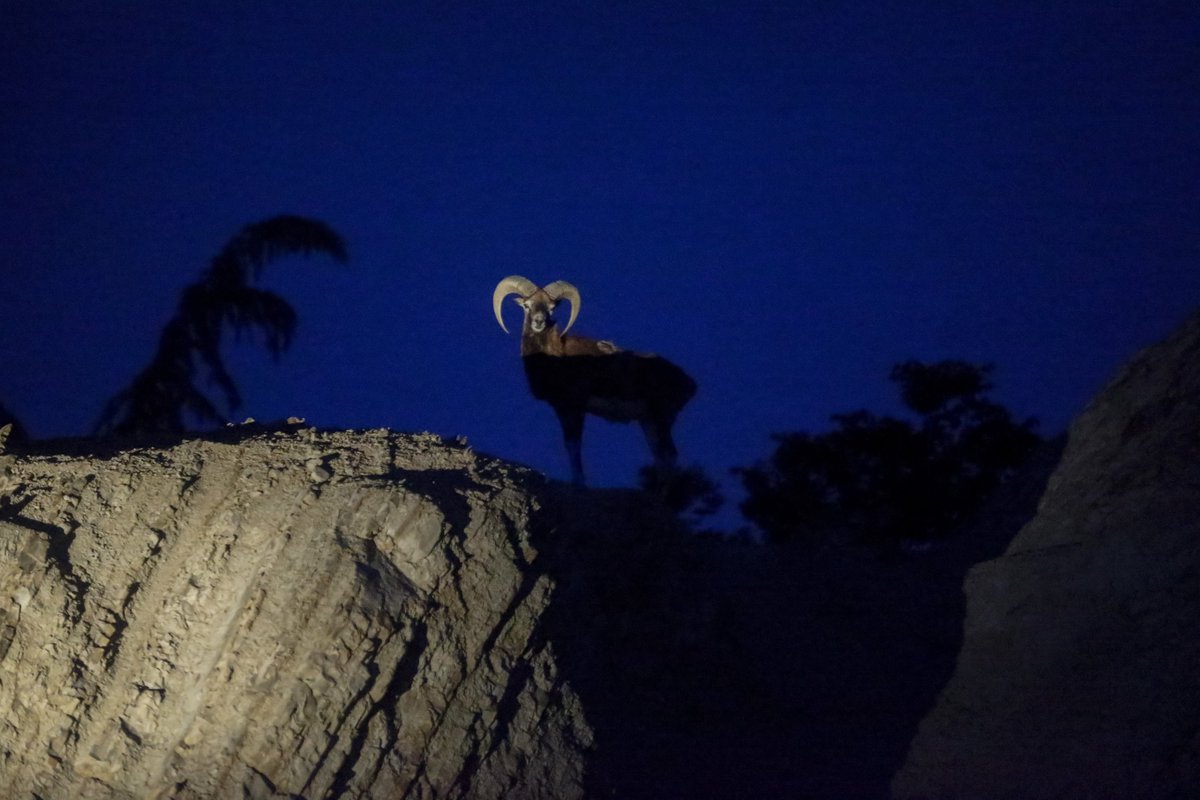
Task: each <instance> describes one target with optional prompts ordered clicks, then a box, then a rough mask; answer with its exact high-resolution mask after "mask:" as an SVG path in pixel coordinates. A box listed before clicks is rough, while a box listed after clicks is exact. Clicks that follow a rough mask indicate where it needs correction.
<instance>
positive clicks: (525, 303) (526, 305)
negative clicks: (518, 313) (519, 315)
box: [517, 300, 529, 311]
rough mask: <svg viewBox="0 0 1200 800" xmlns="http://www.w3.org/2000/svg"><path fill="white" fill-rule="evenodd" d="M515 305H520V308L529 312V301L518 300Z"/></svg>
mask: <svg viewBox="0 0 1200 800" xmlns="http://www.w3.org/2000/svg"><path fill="white" fill-rule="evenodd" d="M517 304H518V305H520V306H521V308H523V309H525V310H526V311H528V310H529V301H528V300H518V301H517Z"/></svg>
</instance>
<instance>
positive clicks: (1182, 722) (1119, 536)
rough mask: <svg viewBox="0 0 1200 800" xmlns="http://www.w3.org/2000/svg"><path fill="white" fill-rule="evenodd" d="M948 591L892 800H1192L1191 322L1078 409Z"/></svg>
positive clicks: (1199, 519) (1195, 589) (1195, 503)
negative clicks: (1020, 510) (962, 602)
mask: <svg viewBox="0 0 1200 800" xmlns="http://www.w3.org/2000/svg"><path fill="white" fill-rule="evenodd" d="M965 592H966V595H967V601H968V608H967V616H966V632H965V641H964V643H963V647H962V652H961V654H960V656H959V658H958V664H957V667H956V669H955V672H954V675H953V677H952V678H951V680H950V682H949V684H948V685H947V686H946V688H945V691H944V692H942V694H941V696H940V698H939V699H938V702H937V705H936V707H935V708H934V709H933V711H932V712H931V713H930V714H929V716H928V717H927V718H926V719H925V720H924V721H923V722H922V724H921V726H920V731H919V733H918V735H917V737H916V739H915V740H914V742H913V744H912V748H911V751H910V753H909V755H908V758H907V761H906V762H905V764H904V766H903V768H902V769H901V770H900V771H899V773H898V774H897V776H896V779H895V782H894V790H895V795H896V796H897V797H899V798H930V800H933V798H964V800H965V799H966V798H971V799H972V800H976V799H978V800H986V799H987V798H1075V797H1081V798H1082V797H1087V798H1193V797H1200V623H1198V622H1197V621H1198V620H1200V316H1195V317H1193V318H1192V319H1190V320H1189V321H1188V322H1187V323H1186V324H1185V325H1184V326H1183V328H1182V329H1180V330H1179V331H1178V332H1177V333H1176V334H1175V335H1174V336H1172V337H1171V338H1170V339H1169V340H1167V341H1166V342H1164V343H1162V344H1159V345H1156V346H1154V347H1151V348H1149V349H1147V350H1145V351H1144V352H1142V353H1141V354H1139V355H1138V356H1137V357H1136V358H1134V359H1133V360H1132V361H1131V362H1130V363H1129V364H1128V365H1126V366H1125V367H1124V369H1122V370H1121V371H1120V373H1119V374H1118V375H1117V377H1116V378H1115V379H1114V380H1113V381H1112V383H1111V384H1110V385H1109V386H1108V387H1107V388H1106V389H1105V390H1104V391H1103V392H1102V393H1101V394H1100V395H1099V396H1098V397H1097V398H1096V399H1095V400H1094V401H1093V402H1092V403H1091V404H1090V405H1089V406H1088V407H1087V409H1086V410H1085V411H1084V413H1083V414H1082V415H1081V416H1080V417H1079V418H1078V420H1077V421H1076V422H1075V423H1074V425H1073V426H1072V428H1071V431H1070V440H1069V444H1068V446H1067V449H1066V452H1065V454H1064V456H1063V459H1062V463H1061V465H1060V466H1059V467H1058V469H1057V470H1056V471H1055V473H1054V475H1053V476H1052V478H1051V480H1050V483H1049V487H1048V489H1047V491H1046V494H1045V496H1044V497H1043V499H1042V501H1041V504H1040V507H1039V511H1038V514H1037V517H1036V518H1035V519H1033V520H1032V521H1031V522H1030V523H1029V524H1028V525H1026V526H1025V527H1024V528H1023V529H1022V530H1021V532H1020V534H1019V535H1018V536H1017V537H1016V538H1015V539H1014V541H1013V542H1012V544H1011V545H1010V546H1009V547H1008V549H1007V550H1006V552H1005V553H1004V554H1003V555H1002V556H1001V557H999V558H996V559H994V560H991V561H988V562H986V563H983V564H980V565H979V566H977V567H975V568H974V569H973V570H972V571H971V572H970V574H969V576H968V579H967V581H966V584H965Z"/></svg>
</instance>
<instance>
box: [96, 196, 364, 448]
mask: <svg viewBox="0 0 1200 800" xmlns="http://www.w3.org/2000/svg"><path fill="white" fill-rule="evenodd" d="M313 253H323V254H325V255H328V256H330V257H331V258H333V259H334V260H335V261H338V262H344V261H345V260H346V246H345V244H344V242H343V241H342V238H341V237H340V236H339V235H338V234H337V233H336V232H334V230H333V229H332V228H330V227H329V226H328V225H326V224H325V223H323V222H320V221H317V220H313V219H307V218H304V217H296V216H279V217H273V218H271V219H267V220H263V221H262V222H258V223H255V224H252V225H248V226H247V227H245V228H243V229H242V230H241V231H239V232H238V233H237V234H236V235H235V236H234V237H233V238H232V239H230V240H229V241H228V242H227V243H226V244H225V246H224V247H223V248H222V249H221V251H220V252H219V253H218V254H217V255H216V257H215V258H213V260H212V262H211V263H210V264H209V267H208V269H207V270H205V271H204V273H203V274H202V275H201V277H200V280H199V281H197V282H196V283H193V284H191V285H190V286H188V287H186V288H185V289H184V290H183V292H182V294H181V297H180V300H179V308H178V309H177V310H176V312H175V315H174V316H173V317H172V318H171V319H170V320H169V321H168V322H167V324H166V325H165V326H164V328H163V331H162V334H161V336H160V337H159V342H158V350H157V351H156V352H155V354H154V357H153V359H151V361H150V364H149V365H147V366H146V368H145V369H143V370H142V371H141V372H139V373H138V374H137V376H136V377H134V379H133V381H132V382H131V383H130V384H129V386H128V387H126V388H125V389H122V390H121V391H120V392H118V393H117V394H116V395H114V396H113V397H112V399H110V400H109V401H108V403H107V404H106V406H105V408H104V411H103V413H102V414H101V416H100V419H99V421H98V422H97V424H96V430H97V432H98V433H102V434H103V433H116V434H120V435H131V434H144V433H155V432H159V433H182V432H183V431H184V430H186V425H185V415H187V414H191V415H192V416H193V417H194V418H195V419H196V420H197V421H198V422H200V423H205V422H210V423H220V422H222V421H224V419H225V415H223V414H222V413H221V411H220V410H219V407H218V405H217V404H216V403H214V402H213V401H212V400H210V399H209V397H208V396H207V395H206V394H205V393H204V392H203V391H201V389H200V388H199V387H198V386H197V385H196V384H197V379H198V377H199V373H200V372H201V371H203V372H205V373H206V375H205V377H206V378H207V380H208V382H210V383H213V384H216V386H217V387H218V388H219V389H220V390H221V392H222V393H223V394H224V406H225V407H226V408H227V409H228V413H230V414H232V413H233V411H235V410H236V409H237V408H238V406H240V405H241V395H240V393H239V392H238V389H237V384H236V383H235V382H234V380H233V376H231V375H230V374H229V371H228V370H227V369H226V367H225V363H224V361H223V360H222V359H221V334H222V332H223V331H224V330H225V329H226V328H231V329H232V330H233V332H234V333H235V335H241V334H243V333H245V332H247V331H253V330H255V329H257V330H259V331H261V333H262V335H263V338H264V342H265V344H266V347H267V349H268V350H269V351H270V353H271V355H272V357H274V358H279V356H280V355H282V354H283V352H284V351H286V350H287V348H288V347H289V346H290V345H291V342H292V335H293V333H294V332H295V329H296V312H295V311H294V310H293V309H292V307H291V305H289V304H288V302H287V301H286V300H284V299H283V298H282V297H280V296H279V295H277V294H275V293H274V292H270V291H267V290H265V289H259V288H256V287H255V286H253V285H252V282H253V281H255V280H257V279H258V278H259V277H261V275H262V271H263V268H264V267H265V266H266V265H267V263H269V262H270V261H273V260H275V259H277V258H280V257H283V256H289V255H310V254H313Z"/></svg>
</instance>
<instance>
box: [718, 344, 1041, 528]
mask: <svg viewBox="0 0 1200 800" xmlns="http://www.w3.org/2000/svg"><path fill="white" fill-rule="evenodd" d="M991 372H992V367H991V366H990V365H984V366H979V365H973V364H969V363H966V362H964V361H941V362H938V363H934V364H923V363H920V362H917V361H907V362H905V363H903V364H898V365H896V366H895V367H894V368H893V369H892V373H891V379H892V380H893V381H895V382H896V383H898V384H899V385H900V390H901V397H902V399H903V401H904V404H905V405H906V406H907V407H908V408H909V409H910V410H911V411H912V412H914V413H915V414H916V415H917V416H918V417H919V423H918V424H913V423H912V422H909V421H907V420H901V419H896V418H894V417H887V416H876V415H875V414H872V413H870V412H868V411H855V412H851V413H848V414H836V415H834V416H833V418H832V420H833V422H834V429H833V430H831V431H829V432H827V433H823V434H820V435H812V434H809V433H804V432H799V433H789V434H783V435H778V436H775V437H774V439H775V440H776V441H777V442H778V446H777V447H776V450H775V452H774V453H773V454H772V456H771V458H770V460H769V461H768V462H766V463H760V464H758V465H756V466H754V467H750V468H745V469H735V470H734V472H735V473H738V474H740V476H741V478H742V483H743V485H744V486H745V488H746V492H747V500H746V501H745V502H744V503H743V504H742V506H741V508H742V512H743V514H745V516H746V518H747V519H749V520H750V521H752V522H754V523H755V524H756V525H758V526H759V527H760V528H761V529H762V530H763V531H764V533H766V534H767V536H768V538H769V539H771V540H772V541H775V542H783V541H794V540H808V541H814V540H820V539H823V538H825V539H827V538H828V537H830V536H835V535H846V534H849V535H850V536H851V537H853V538H854V539H856V540H858V541H892V542H894V541H896V540H899V539H931V538H936V537H939V536H944V535H946V534H947V533H949V532H950V531H952V530H953V529H954V528H955V527H956V526H957V525H958V524H959V523H960V522H962V521H963V519H964V518H965V517H966V516H967V515H968V514H969V513H970V512H971V511H973V510H975V509H976V508H978V506H979V505H980V503H981V502H982V501H983V499H984V498H985V497H987V495H988V494H989V493H990V492H991V491H992V490H993V489H994V488H995V487H996V485H997V484H999V483H1000V481H1001V480H1003V479H1004V478H1005V477H1006V476H1007V475H1008V474H1009V473H1010V472H1011V471H1012V469H1013V468H1014V467H1016V466H1018V465H1019V464H1020V463H1021V462H1022V461H1024V460H1025V458H1026V457H1027V456H1028V455H1029V454H1030V453H1031V452H1032V450H1033V447H1034V446H1035V445H1036V444H1037V443H1038V441H1040V439H1039V437H1038V436H1037V434H1035V433H1034V432H1033V430H1034V427H1035V426H1036V421H1035V420H1033V419H1028V420H1026V421H1024V422H1022V423H1016V422H1014V421H1013V419H1012V416H1011V414H1010V413H1009V411H1008V410H1007V409H1006V408H1004V407H1003V406H1001V405H998V404H997V403H994V402H992V401H991V400H989V399H987V397H986V394H987V392H988V391H990V390H991V388H992V385H991V383H990V382H989V380H988V378H989V376H990V375H991Z"/></svg>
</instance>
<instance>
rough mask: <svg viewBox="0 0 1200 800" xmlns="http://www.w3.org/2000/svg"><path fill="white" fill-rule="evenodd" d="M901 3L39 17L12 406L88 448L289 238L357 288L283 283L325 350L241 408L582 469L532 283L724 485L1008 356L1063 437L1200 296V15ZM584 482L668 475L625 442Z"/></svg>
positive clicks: (22, 88) (31, 65) (10, 158)
mask: <svg viewBox="0 0 1200 800" xmlns="http://www.w3.org/2000/svg"><path fill="white" fill-rule="evenodd" d="M373 5H378V6H380V7H384V6H392V7H393V9H392V10H367V9H368V8H370V7H371V6H373ZM907 5H910V4H897V3H865V2H811V3H803V4H802V3H774V4H763V3H747V2H729V3H711V2H709V3H700V2H693V3H654V2H637V3H630V2H610V3H602V4H601V3H596V4H590V3H545V4H541V3H538V4H518V3H508V2H506V3H447V2H444V0H443V2H436V3H405V4H361V3H358V4H356V3H349V4H346V3H332V2H330V3H306V2H295V1H294V0H293V1H292V2H287V3H282V2H278V3H271V2H255V3H232V2H230V3H198V2H197V3H178V2H154V3H149V2H132V3H121V4H114V3H100V2H49V1H48V0H37V1H36V2H33V1H32V0H9V1H8V2H6V3H5V4H4V7H3V11H2V12H0V144H2V147H0V208H2V213H0V244H2V251H0V252H2V255H0V263H3V265H4V273H3V275H4V290H3V293H2V294H0V357H2V363H3V364H4V376H5V377H4V379H3V382H2V383H0V400H2V401H3V402H4V403H5V404H7V405H8V406H9V407H10V408H11V409H12V410H13V411H14V412H15V413H16V414H17V415H18V416H19V417H20V418H22V419H23V420H24V421H25V423H26V425H27V427H29V428H30V429H31V431H32V433H33V434H35V435H38V436H56V435H68V434H82V433H85V432H87V431H88V430H89V429H90V428H91V426H92V424H93V422H94V421H95V419H96V417H97V415H98V414H99V412H100V409H101V407H102V406H103V403H104V401H105V399H106V398H108V397H109V396H110V395H112V394H113V393H114V392H115V391H117V390H118V389H120V388H121V387H122V386H123V385H125V384H126V383H127V382H128V381H129V379H130V378H131V377H132V376H133V375H134V374H135V372H136V371H137V370H138V369H140V368H141V367H142V366H143V365H145V363H146V362H147V360H148V359H149V356H150V354H151V352H152V349H153V347H154V344H155V341H156V337H157V334H158V331H159V329H160V327H161V326H162V324H163V322H164V321H165V320H166V319H167V317H168V316H169V315H170V314H171V312H172V311H173V308H174V306H175V303H176V300H177V295H178V292H179V290H180V288H181V287H183V286H184V285H185V284H187V283H189V282H191V281H192V280H194V279H195V278H196V276H197V275H198V273H199V271H200V270H201V269H202V268H203V267H204V266H205V265H206V263H207V261H208V259H209V258H210V257H211V256H212V255H213V254H214V253H215V252H216V251H217V249H218V248H219V247H220V246H221V245H222V244H223V243H224V241H225V240H226V239H228V238H229V237H230V236H231V235H232V234H233V233H234V232H236V231H237V230H238V229H239V228H240V227H241V226H242V225H244V224H246V223H249V222H253V221H257V220H259V219H262V218H265V217H269V216H273V215H276V214H279V213H297V214H304V215H309V216H314V217H318V218H320V219H323V220H325V221H326V222H328V223H329V224H331V225H332V226H334V227H335V228H336V229H338V230H339V231H340V232H341V233H342V234H343V235H344V236H345V237H346V239H347V241H348V243H349V246H350V249H351V255H352V262H351V263H350V264H349V265H348V266H346V267H336V266H334V265H332V264H329V263H325V262H323V261H319V260H312V261H310V262H304V261H294V262H293V261H289V262H286V263H282V262H281V263H277V264H275V265H273V266H272V267H270V268H268V272H267V275H266V282H267V283H268V285H269V286H270V287H271V288H273V289H276V290H277V291H279V292H280V293H282V294H283V295H284V296H285V297H287V298H288V299H289V300H291V301H292V303H293V304H294V305H295V307H296V308H297V310H298V311H299V313H300V328H299V331H298V337H297V340H296V343H295V346H294V348H293V350H292V351H291V352H290V353H289V354H288V355H287V356H286V357H285V359H284V360H283V361H282V362H281V363H280V364H279V365H275V364H272V363H271V361H270V359H269V358H268V357H267V356H266V355H265V353H262V352H260V351H258V350H251V349H246V348H243V349H241V350H237V351H236V352H235V353H234V355H233V357H232V360H233V362H234V365H235V367H234V369H235V376H236V377H237V378H238V379H239V381H240V384H241V386H242V389H243V391H244V394H245V397H246V406H245V408H244V409H242V411H241V412H239V416H244V415H252V416H255V417H257V418H259V419H274V418H281V417H286V416H288V415H300V416H305V417H307V418H308V420H309V421H310V422H314V423H316V424H319V425H322V426H346V427H376V426H388V427H393V428H397V429H401V430H432V431H434V432H437V433H441V434H446V435H455V434H463V435H466V436H467V437H468V438H469V439H470V441H471V442H472V443H473V444H474V445H475V446H476V447H477V448H478V449H480V450H483V451H486V452H490V453H493V454H495V455H499V456H503V457H506V458H510V459H513V460H517V461H522V462H525V463H528V464H531V465H533V466H535V467H537V468H539V469H542V470H544V471H546V472H548V473H549V474H551V475H553V476H556V477H565V476H566V475H567V467H566V459H565V456H564V454H563V453H562V450H561V441H560V434H559V431H558V428H557V424H556V422H555V420H554V418H553V414H552V412H551V411H550V409H549V408H548V407H546V406H544V405H542V404H540V403H537V402H536V401H534V400H533V399H532V398H531V397H530V396H529V394H528V391H527V389H526V387H525V384H524V376H523V374H522V372H521V368H520V363H519V358H518V355H517V340H516V337H515V336H512V337H507V338H506V337H505V336H504V335H503V334H502V332H501V331H500V329H499V328H498V327H497V326H496V324H495V322H494V320H493V319H492V316H491V309H490V307H489V303H490V297H491V291H492V288H493V287H494V286H495V284H496V282H497V281H498V280H499V279H500V278H501V277H504V276H505V275H508V274H511V273H519V274H523V275H526V276H528V277H529V278H531V279H533V280H534V281H536V282H538V283H543V284H544V283H547V282H549V281H551V280H555V279H560V278H561V279H566V280H569V281H571V282H573V283H574V284H575V285H576V286H578V287H579V289H580V290H581V292H582V295H583V312H582V314H581V316H580V319H579V321H578V323H577V329H578V331H579V332H580V333H583V334H592V335H598V336H601V337H604V338H610V339H613V340H615V341H616V342H617V343H619V344H621V345H623V346H625V347H629V348H635V349H647V350H653V351H655V352H659V353H661V354H663V355H666V356H668V357H670V358H672V359H673V360H675V361H677V362H678V363H679V364H681V365H682V366H684V367H685V368H686V369H688V370H689V371H690V372H691V373H692V374H693V375H694V376H695V377H696V379H697V381H698V383H699V384H700V393H699V395H698V396H697V398H696V400H695V401H693V404H692V405H691V406H689V408H687V409H686V410H685V411H684V414H683V416H682V417H681V419H680V422H679V425H678V428H677V435H678V439H679V444H680V449H681V451H682V454H683V458H684V460H685V461H697V462H699V463H701V464H702V465H703V466H705V467H706V468H707V469H708V470H709V471H710V472H712V473H714V474H722V473H724V472H725V471H726V469H727V468H728V467H730V466H734V465H739V464H741V465H744V464H748V463H750V462H752V461H754V460H755V459H757V458H760V457H763V456H765V455H766V454H767V453H768V452H769V450H770V442H769V440H768V437H769V434H771V433H772V432H777V431H785V430H795V429H808V430H817V429H822V428H824V427H825V426H826V424H827V418H828V415H829V414H831V413H834V412H839V411H845V410H849V409H853V408H858V407H869V408H872V409H875V410H880V411H888V410H893V409H894V408H895V400H894V391H893V387H892V386H891V385H890V384H889V383H888V382H887V380H886V375H887V372H888V369H889V367H890V365H892V364H893V363H896V362H898V361H901V360H904V359H907V358H920V359H927V360H932V359H939V358H946V357H958V358H966V359H970V360H975V361H991V362H995V363H996V364H997V366H998V370H997V374H996V380H997V383H998V385H999V390H998V392H997V397H998V398H999V399H1000V400H1001V401H1003V402H1005V403H1007V404H1008V405H1010V406H1011V407H1012V408H1013V409H1014V410H1015V411H1016V412H1017V413H1018V414H1020V415H1037V416H1038V417H1040V418H1041V419H1042V420H1043V430H1044V431H1046V432H1052V431H1055V430H1057V429H1060V428H1062V427H1063V426H1064V425H1065V424H1066V423H1067V422H1068V421H1069V419H1070V418H1071V417H1072V416H1073V415H1075V414H1076V413H1077V412H1078V411H1079V410H1080V409H1081V408H1082V406H1083V404H1084V403H1085V402H1086V401H1087V399H1088V398H1089V397H1090V396H1091V395H1092V394H1093V393H1094V392H1095V391H1096V390H1097V389H1098V388H1099V387H1100V386H1101V385H1102V384H1103V382H1104V381H1105V380H1106V379H1107V378H1108V377H1110V376H1111V374H1112V373H1113V372H1114V370H1115V369H1116V368H1117V366H1118V365H1119V364H1120V363H1121V362H1122V361H1123V360H1124V359H1125V358H1127V357H1128V356H1129V355H1131V354H1132V353H1133V352H1134V351H1135V350H1136V349H1137V348H1139V347H1141V346H1144V345H1146V344H1148V343H1150V342H1151V341H1153V340H1155V339H1156V338H1159V337H1161V336H1163V335H1165V334H1166V333H1168V332H1169V331H1170V329H1171V328H1172V327H1173V326H1174V325H1176V324H1177V323H1178V322H1179V321H1180V320H1181V319H1182V318H1183V316H1184V315H1185V314H1186V313H1187V312H1188V311H1190V310H1191V309H1193V308H1195V307H1196V306H1197V305H1200V260H1198V258H1197V256H1198V254H1200V233H1198V231H1200V227H1198V225H1197V221H1198V220H1200V6H1198V5H1197V4H1196V3H1194V2H1178V3H1153V2H1142V3H1122V4H1111V3H1095V2H1094V1H1093V2H1070V3H1055V2H1049V3H1047V2H1029V3H980V2H958V3H955V2H951V3H939V4H928V5H927V6H920V9H919V10H916V9H913V8H907V7H906V6H907ZM918 5H920V4H918ZM935 6H936V7H937V10H933V9H934V7H935ZM217 7H223V8H224V10H223V11H222V12H220V13H217V12H216V11H214V10H213V9H214V8H217ZM356 9H357V10H356ZM514 9H517V10H514ZM515 310H516V309H515V307H510V313H511V314H513V316H512V317H510V319H511V320H512V321H513V322H514V323H515V322H516V315H515V313H514V312H515ZM512 327H514V326H513V325H510V328H512ZM584 457H585V462H586V463H587V465H588V466H589V468H590V472H591V474H592V477H593V482H594V483H597V484H600V485H622V484H625V485H627V484H629V483H631V482H632V480H633V476H634V473H635V470H636V467H637V466H638V465H640V464H642V463H644V462H645V461H646V460H648V459H647V455H646V453H645V450H644V446H643V444H642V442H641V440H640V434H639V433H638V431H637V430H636V429H634V428H631V427H622V426H613V425H609V424H607V423H603V422H600V421H594V422H591V423H590V424H589V428H588V430H587V431H586V432H585V436H584Z"/></svg>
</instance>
